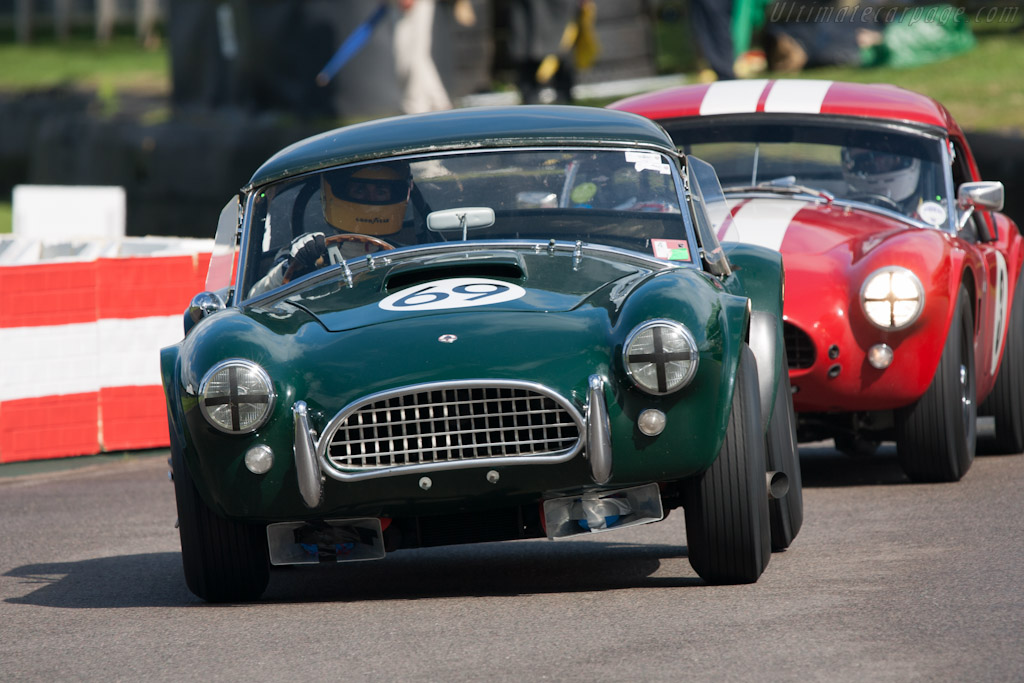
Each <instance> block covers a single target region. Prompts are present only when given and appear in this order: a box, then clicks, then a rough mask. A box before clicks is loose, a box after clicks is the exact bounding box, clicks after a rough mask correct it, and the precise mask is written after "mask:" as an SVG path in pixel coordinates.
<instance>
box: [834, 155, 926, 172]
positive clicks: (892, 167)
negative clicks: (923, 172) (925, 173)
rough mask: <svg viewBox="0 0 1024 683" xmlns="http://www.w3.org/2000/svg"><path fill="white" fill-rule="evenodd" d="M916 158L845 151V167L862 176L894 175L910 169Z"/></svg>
mask: <svg viewBox="0 0 1024 683" xmlns="http://www.w3.org/2000/svg"><path fill="white" fill-rule="evenodd" d="M913 163H914V157H911V156H905V155H903V154H891V153H889V152H872V151H870V150H857V151H855V152H851V151H849V150H844V151H843V167H844V168H846V170H847V171H848V172H850V173H853V174H854V175H860V176H869V175H878V174H880V173H892V172H893V171H902V170H904V169H907V168H910V167H911V166H912V165H913Z"/></svg>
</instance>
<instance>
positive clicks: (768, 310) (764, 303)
mask: <svg viewBox="0 0 1024 683" xmlns="http://www.w3.org/2000/svg"><path fill="white" fill-rule="evenodd" d="M722 246H723V249H724V251H725V253H726V255H727V256H728V259H729V263H730V265H731V266H732V271H733V272H732V274H731V275H730V276H729V277H728V278H727V280H726V287H728V288H729V290H730V291H731V292H733V293H734V294H737V295H739V296H745V297H747V298H748V299H750V309H751V310H750V329H749V333H748V335H747V343H748V344H750V349H751V351H753V352H754V358H755V359H756V360H757V376H758V392H759V394H760V398H761V420H762V426H763V427H765V428H767V426H768V422H769V420H770V419H771V416H772V411H773V410H774V407H775V387H776V384H777V382H778V381H779V379H780V376H781V375H780V373H781V372H785V371H786V368H787V365H786V358H785V353H786V346H785V342H784V341H783V332H782V301H783V295H784V289H785V269H784V267H783V263H782V254H780V253H779V252H777V251H775V250H773V249H768V248H766V247H759V246H756V245H753V244H743V243H739V242H727V243H725V244H723V245H722Z"/></svg>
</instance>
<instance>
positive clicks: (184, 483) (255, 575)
mask: <svg viewBox="0 0 1024 683" xmlns="http://www.w3.org/2000/svg"><path fill="white" fill-rule="evenodd" d="M171 468H172V470H173V473H174V498H175V501H176V502H177V506H178V532H179V535H180V537H181V563H182V568H183V569H184V572H185V583H186V584H187V585H188V589H189V590H190V591H192V592H193V593H194V594H195V595H196V596H197V597H200V598H202V599H203V600H206V601H207V602H247V601H250V600H255V599H257V598H259V597H260V595H262V594H263V591H264V590H266V588H267V583H268V582H269V580H270V560H269V554H268V551H267V537H266V532H265V531H264V529H263V527H262V526H257V525H254V524H243V523H240V522H235V521H232V520H229V519H224V518H223V517H220V516H218V515H216V514H214V512H213V511H212V510H211V509H210V508H209V507H208V506H207V505H206V503H205V502H204V501H203V499H202V498H201V497H200V496H199V492H198V491H197V490H196V486H195V483H194V482H193V481H192V476H191V475H190V474H189V471H188V468H187V467H186V465H185V459H184V457H183V456H182V452H181V447H180V445H179V444H178V443H177V438H176V436H175V434H174V429H173V428H172V429H171Z"/></svg>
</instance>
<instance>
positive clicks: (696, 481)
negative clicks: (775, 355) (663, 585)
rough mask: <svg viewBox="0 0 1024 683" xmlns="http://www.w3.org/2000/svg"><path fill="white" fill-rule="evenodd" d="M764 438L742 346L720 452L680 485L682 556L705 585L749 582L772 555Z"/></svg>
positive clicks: (749, 361)
mask: <svg viewBox="0 0 1024 683" xmlns="http://www.w3.org/2000/svg"><path fill="white" fill-rule="evenodd" d="M764 442H765V439H764V432H763V431H762V430H761V407H760V399H759V398H758V392H757V365H756V362H755V360H754V354H753V353H752V352H751V351H750V348H749V347H747V346H746V345H744V347H743V352H742V354H741V356H740V366H739V370H738V372H737V375H736V389H735V391H734V393H733V399H732V413H731V414H730V416H729V425H728V428H727V429H726V433H725V442H724V443H723V444H722V451H721V453H719V455H718V457H717V458H716V459H715V462H714V463H712V465H711V467H710V468H708V469H707V471H705V472H704V473H703V474H702V475H701V476H699V477H695V478H693V479H691V480H690V481H688V482H686V485H685V486H684V488H683V505H684V508H685V511H686V541H687V555H688V557H689V560H690V564H691V565H692V566H693V569H694V571H696V572H697V574H698V575H699V576H700V577H701V578H702V579H704V580H705V581H707V582H708V583H712V584H736V583H753V582H754V581H757V579H758V577H760V576H761V573H762V572H764V569H765V567H766V566H768V560H769V559H771V524H770V522H769V520H768V485H767V480H766V477H765V473H766V472H767V468H766V466H765V445H764Z"/></svg>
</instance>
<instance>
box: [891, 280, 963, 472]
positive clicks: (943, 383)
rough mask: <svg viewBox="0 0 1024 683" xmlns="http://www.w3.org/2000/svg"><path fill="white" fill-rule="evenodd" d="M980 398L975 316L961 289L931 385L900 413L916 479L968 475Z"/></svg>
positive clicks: (901, 440) (899, 428)
mask: <svg viewBox="0 0 1024 683" xmlns="http://www.w3.org/2000/svg"><path fill="white" fill-rule="evenodd" d="M976 396H977V391H976V388H975V370H974V316H973V315H972V314H971V304H970V298H969V297H968V295H967V290H966V289H964V288H963V287H961V288H960V294H959V295H958V296H957V305H956V310H954V311H953V320H952V321H950V325H949V333H948V334H947V336H946V346H945V348H944V349H943V351H942V357H941V358H940V359H939V367H938V368H936V370H935V376H934V377H933V378H932V383H931V385H930V386H929V387H928V390H927V391H926V392H925V394H924V396H922V397H921V398H920V399H918V400H917V402H916V403H914V404H913V405H911V406H909V407H907V408H903V409H901V410H900V411H898V412H897V416H896V418H897V419H896V447H897V452H898V454H899V459H900V464H901V465H902V466H903V471H904V472H905V473H906V474H907V476H908V477H910V479H911V480H912V481H916V482H941V481H947V482H948V481H959V480H960V478H961V477H963V476H964V475H965V474H966V473H967V470H968V469H970V467H971V464H972V463H973V462H974V452H975V448H976V446H977V429H978V405H977V402H976Z"/></svg>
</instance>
